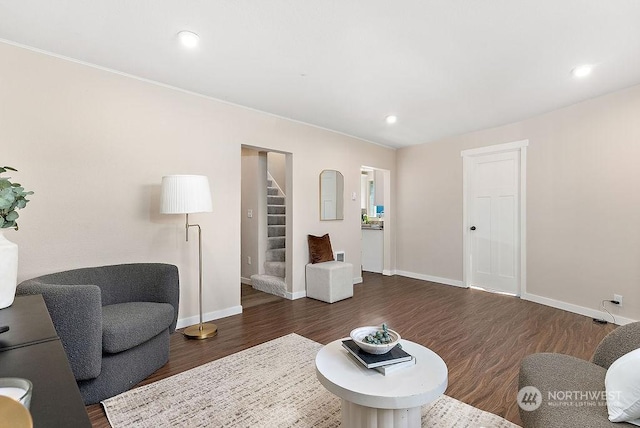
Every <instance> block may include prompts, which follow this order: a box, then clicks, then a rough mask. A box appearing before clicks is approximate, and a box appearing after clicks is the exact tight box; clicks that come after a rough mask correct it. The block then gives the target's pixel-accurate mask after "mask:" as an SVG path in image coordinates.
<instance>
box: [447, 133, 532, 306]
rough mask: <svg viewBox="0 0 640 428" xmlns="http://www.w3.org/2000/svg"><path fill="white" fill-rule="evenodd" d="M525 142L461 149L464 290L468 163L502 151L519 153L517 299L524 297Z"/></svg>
mask: <svg viewBox="0 0 640 428" xmlns="http://www.w3.org/2000/svg"><path fill="white" fill-rule="evenodd" d="M528 145H529V140H520V141H514V142H511V143H504V144H495V145H492V146H486V147H480V148H477V149H468V150H462V151H461V152H460V156H461V157H462V246H463V251H462V254H463V261H462V264H463V272H462V284H463V286H464V287H466V288H469V287H470V286H471V250H472V243H471V234H470V233H469V227H470V226H469V212H468V210H469V201H468V199H469V197H470V196H471V195H469V180H470V179H471V177H470V170H471V162H473V160H474V158H476V157H479V156H484V155H489V154H496V153H504V152H519V153H520V195H519V197H520V198H519V199H520V204H519V214H520V275H519V278H518V293H517V296H522V295H524V294H526V290H527V210H526V202H527V146H528Z"/></svg>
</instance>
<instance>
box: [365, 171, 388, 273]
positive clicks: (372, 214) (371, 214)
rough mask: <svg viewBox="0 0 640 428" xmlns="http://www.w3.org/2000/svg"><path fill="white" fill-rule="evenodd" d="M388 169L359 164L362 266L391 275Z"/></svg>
mask: <svg viewBox="0 0 640 428" xmlns="http://www.w3.org/2000/svg"><path fill="white" fill-rule="evenodd" d="M390 202H391V171H389V170H386V169H380V168H375V167H371V166H365V165H363V166H361V167H360V220H361V221H360V228H361V233H362V242H361V248H362V270H363V271H365V272H375V273H381V274H383V275H391V274H392V272H391V230H392V227H393V226H392V222H391V220H392V218H393V212H392V210H391V203H390Z"/></svg>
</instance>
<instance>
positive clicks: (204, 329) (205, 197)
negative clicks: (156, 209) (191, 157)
mask: <svg viewBox="0 0 640 428" xmlns="http://www.w3.org/2000/svg"><path fill="white" fill-rule="evenodd" d="M211 211H212V204H211V191H210V190H209V180H208V179H207V177H206V176H204V175H167V176H165V177H162V191H161V194H160V212H161V213H162V214H185V215H186V222H185V230H186V237H187V242H189V228H190V227H197V228H198V272H199V275H200V276H199V283H198V287H199V288H198V290H199V299H198V301H199V304H200V324H198V325H194V326H191V327H187V328H186V329H185V330H184V335H185V336H187V337H188V338H191V339H206V338H208V337H211V336H214V335H215V334H216V333H217V332H218V327H217V326H216V325H215V324H211V323H203V322H202V229H201V228H200V225H199V224H189V214H193V213H202V212H211Z"/></svg>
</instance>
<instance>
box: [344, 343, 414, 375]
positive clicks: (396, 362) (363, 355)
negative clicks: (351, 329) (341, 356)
mask: <svg viewBox="0 0 640 428" xmlns="http://www.w3.org/2000/svg"><path fill="white" fill-rule="evenodd" d="M342 346H343V347H344V348H345V349H346V350H347V351H349V354H350V355H351V356H353V357H354V358H355V359H356V360H358V361H359V362H360V363H361V364H362V365H364V366H365V367H366V368H368V369H375V370H377V371H379V372H380V373H382V374H383V375H385V376H386V375H388V374H391V373H393V372H396V371H398V370H402V369H405V368H407V367H410V366H413V365H414V364H415V363H416V359H415V357H414V356H413V355H411V354H408V353H407V352H405V351H404V350H403V349H402V347H401V346H400V345H399V344H398V345H396V346H394V347H393V348H391V350H390V351H389V352H387V353H386V354H378V355H376V354H369V353H368V352H364V351H363V350H362V349H360V347H359V346H358V345H357V344H356V343H355V342H354V341H353V340H351V339H348V340H343V341H342Z"/></svg>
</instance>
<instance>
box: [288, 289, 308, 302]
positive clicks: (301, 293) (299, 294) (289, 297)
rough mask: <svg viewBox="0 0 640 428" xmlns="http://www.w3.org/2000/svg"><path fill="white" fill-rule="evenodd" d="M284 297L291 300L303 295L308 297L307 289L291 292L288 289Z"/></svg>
mask: <svg viewBox="0 0 640 428" xmlns="http://www.w3.org/2000/svg"><path fill="white" fill-rule="evenodd" d="M284 297H285V299H289V300H296V299H302V298H303V297H307V291H306V290H304V291H296V292H294V293H290V292H288V291H285V293H284Z"/></svg>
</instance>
